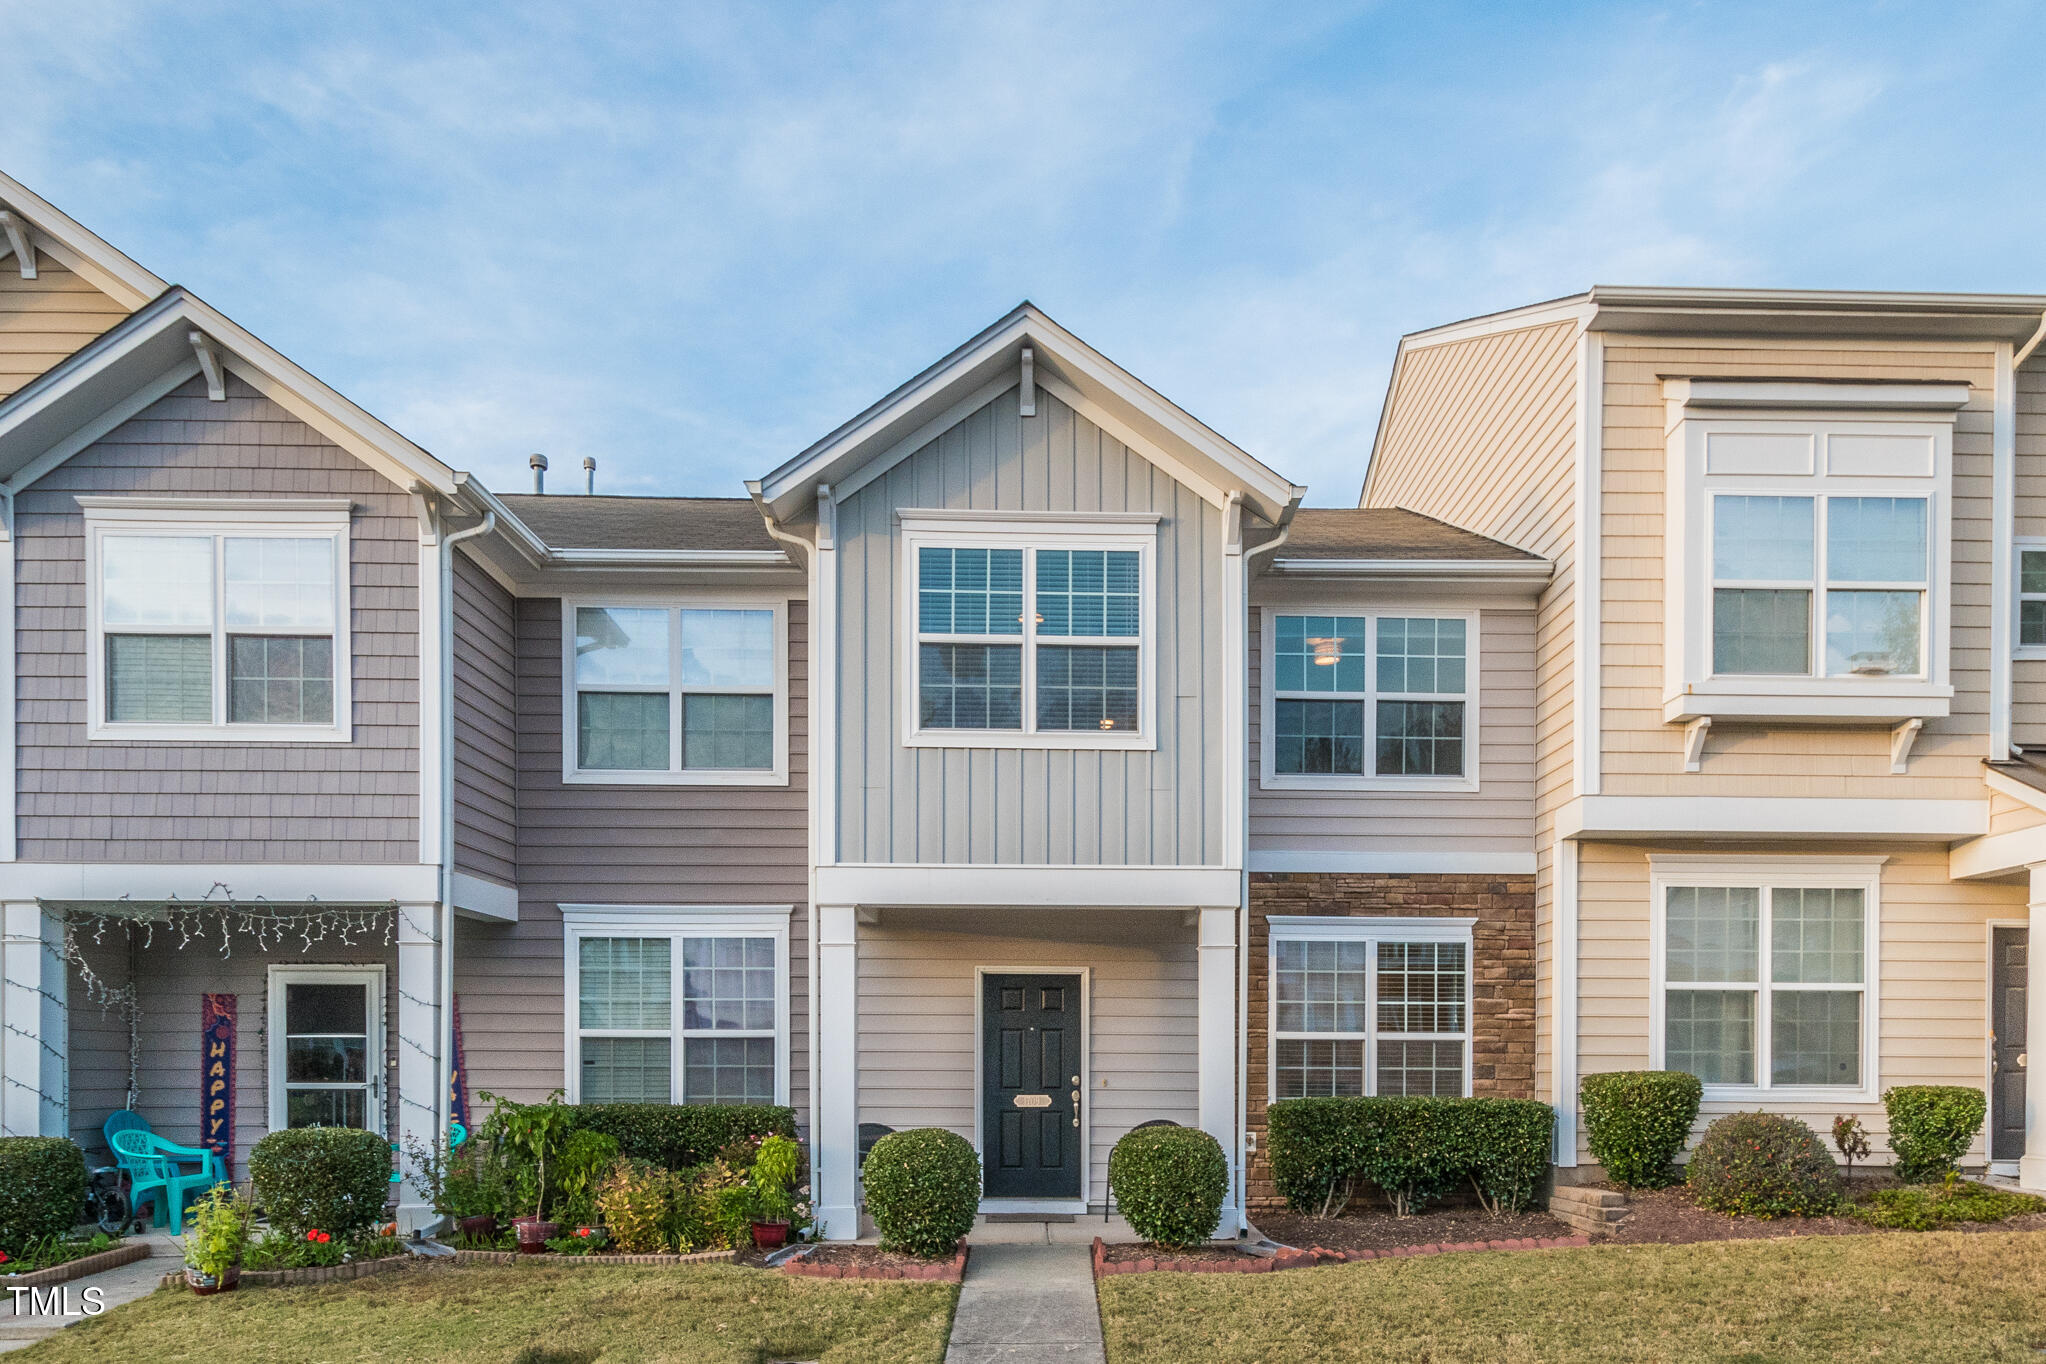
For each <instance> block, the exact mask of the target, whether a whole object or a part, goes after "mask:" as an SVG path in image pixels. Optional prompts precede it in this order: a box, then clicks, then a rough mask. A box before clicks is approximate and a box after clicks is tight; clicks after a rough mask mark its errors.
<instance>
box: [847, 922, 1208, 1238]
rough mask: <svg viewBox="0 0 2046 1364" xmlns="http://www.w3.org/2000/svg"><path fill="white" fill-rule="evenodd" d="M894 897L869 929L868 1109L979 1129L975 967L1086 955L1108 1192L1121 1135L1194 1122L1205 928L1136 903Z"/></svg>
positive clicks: (896, 1122) (895, 1122)
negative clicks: (952, 905) (945, 902)
mask: <svg viewBox="0 0 2046 1364" xmlns="http://www.w3.org/2000/svg"><path fill="white" fill-rule="evenodd" d="M987 923H988V919H987V916H986V915H985V914H984V913H980V912H977V911H933V912H929V913H921V914H915V913H911V912H909V911H897V910H890V911H887V912H885V913H884V915H883V918H882V922H881V923H880V924H878V925H873V926H868V925H861V927H860V931H859V977H858V986H859V1013H860V1039H859V1072H860V1085H859V1115H860V1116H859V1120H860V1121H861V1122H876V1123H883V1124H885V1125H887V1126H889V1127H893V1128H897V1129H902V1128H909V1127H946V1128H950V1129H951V1130H953V1131H955V1132H957V1133H959V1134H960V1135H961V1136H963V1137H965V1138H966V1139H967V1140H969V1141H971V1140H972V1139H973V1127H974V1115H975V1112H976V1110H977V1108H978V1105H979V1102H980V1099H979V1094H978V1093H977V1091H976V1090H975V1088H974V1082H973V1077H974V1056H975V1054H976V1049H977V1048H978V1046H979V1040H978V1038H977V1037H976V1036H975V1033H974V1018H975V993H974V992H975V982H974V968H975V967H979V966H985V967H994V968H1002V969H1007V968H1021V969H1024V970H1036V969H1043V970H1052V969H1054V968H1062V967H1087V968H1090V969H1091V972H1092V980H1091V984H1090V987H1089V999H1088V1019H1087V1032H1088V1049H1089V1062H1090V1069H1089V1078H1090V1079H1091V1081H1092V1083H1091V1085H1090V1086H1089V1088H1088V1094H1087V1103H1088V1104H1089V1106H1090V1108H1091V1117H1090V1118H1089V1123H1090V1128H1089V1132H1088V1136H1089V1138H1090V1145H1091V1151H1090V1156H1089V1161H1088V1177H1087V1190H1088V1193H1087V1196H1088V1199H1089V1200H1090V1201H1092V1202H1094V1203H1097V1204H1098V1203H1100V1202H1101V1200H1102V1198H1103V1196H1104V1191H1105V1189H1106V1185H1107V1174H1108V1153H1109V1150H1110V1148H1112V1147H1113V1146H1114V1145H1115V1141H1116V1138H1118V1137H1120V1136H1121V1135H1122V1134H1123V1133H1125V1132H1127V1131H1129V1130H1130V1129H1131V1128H1133V1127H1135V1126H1136V1125H1137V1124H1138V1123H1142V1122H1148V1121H1149V1120H1150V1119H1152V1118H1168V1119H1170V1120H1172V1121H1173V1122H1176V1123H1180V1124H1182V1125H1186V1126H1191V1125H1193V1123H1194V1122H1195V1121H1196V1120H1197V1113H1196V1111H1195V1108H1196V1103H1197V1100H1198V1089H1199V1064H1198V1058H1197V1055H1196V1049H1195V1023H1196V1021H1197V1014H1198V1008H1197V1001H1196V997H1195V965H1194V938H1193V930H1192V929H1190V928H1186V927H1184V926H1182V925H1181V923H1180V921H1179V918H1178V916H1176V915H1164V914H1157V913H1146V912H1141V911H1134V910H1043V911H1032V912H1027V913H1026V912H1021V911H1019V912H1017V913H1016V914H1015V915H1013V916H1012V917H1011V920H1010V922H1009V923H1008V924H1007V925H1005V927H1006V928H1007V930H1008V931H1007V932H1005V933H993V932H987V931H985V926H986V925H987Z"/></svg>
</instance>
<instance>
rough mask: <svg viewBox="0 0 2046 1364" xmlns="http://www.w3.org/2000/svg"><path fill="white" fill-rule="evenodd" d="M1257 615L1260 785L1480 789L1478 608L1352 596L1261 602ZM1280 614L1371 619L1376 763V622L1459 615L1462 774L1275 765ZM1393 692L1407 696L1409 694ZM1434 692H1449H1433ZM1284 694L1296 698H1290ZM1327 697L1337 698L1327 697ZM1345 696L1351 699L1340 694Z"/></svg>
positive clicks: (1370, 720)
mask: <svg viewBox="0 0 2046 1364" xmlns="http://www.w3.org/2000/svg"><path fill="white" fill-rule="evenodd" d="M1260 610H1261V612H1262V615H1261V616H1260V617H1259V620H1258V669H1259V682H1260V685H1259V687H1258V725H1259V728H1258V767H1259V772H1258V785H1259V786H1261V787H1262V788H1263V789H1265V790H1267V791H1475V790H1477V789H1478V772H1479V761H1478V758H1479V753H1478V741H1479V723H1478V722H1479V717H1480V716H1481V714H1482V711H1481V710H1480V701H1481V697H1480V695H1479V692H1480V686H1479V680H1480V679H1479V674H1480V672H1481V669H1480V667H1479V660H1480V658H1481V654H1480V652H1479V650H1480V642H1479V627H1478V616H1479V613H1478V612H1477V611H1475V610H1472V609H1470V608H1468V607H1457V608H1450V609H1443V608H1437V607H1427V606H1411V607H1410V606H1408V605H1406V604H1403V603H1396V602H1387V603H1384V604H1380V605H1372V606H1361V605H1358V604H1357V603H1354V602H1351V603H1347V604H1343V605H1334V604H1327V603H1315V604H1309V605H1304V606H1302V605H1286V606H1266V607H1261V608H1260ZM1280 616H1363V617H1365V618H1366V619H1367V621H1368V622H1369V623H1368V625H1367V626H1366V627H1365V628H1366V634H1365V639H1364V652H1365V669H1366V680H1367V681H1368V682H1369V684H1370V685H1369V687H1368V688H1367V690H1366V692H1365V695H1364V760H1365V762H1366V763H1367V764H1370V765H1372V766H1374V767H1375V766H1376V765H1377V762H1378V706H1377V704H1376V703H1377V702H1378V701H1379V700H1381V699H1383V698H1381V695H1380V693H1379V691H1378V622H1379V620H1380V619H1381V618H1383V617H1387V616H1390V617H1394V618H1397V619H1400V620H1460V621H1462V622H1464V664H1463V680H1464V692H1463V703H1464V710H1463V775H1462V776H1460V777H1441V776H1429V777H1420V776H1417V777H1408V776H1380V775H1378V774H1377V773H1368V774H1365V775H1362V776H1358V775H1355V774H1351V773H1336V772H1332V773H1328V774H1326V775H1321V774H1316V773H1311V772H1280V771H1278V770H1276V759H1275V758H1274V756H1273V754H1274V751H1275V749H1276V748H1277V744H1276V743H1275V742H1274V739H1275V737H1276V736H1275V729H1276V727H1277V724H1278V714H1279V677H1278V667H1277V658H1278V628H1277V623H1278V618H1279V617H1280ZM1397 695H1400V696H1404V695H1406V693H1399V694H1397ZM1436 695H1437V696H1438V698H1440V697H1446V696H1448V693H1446V692H1443V693H1437V694H1436ZM1287 699H1289V700H1290V699H1293V698H1291V697H1289V698H1287ZM1329 699H1335V698H1333V697H1330V698H1329ZM1342 699H1346V700H1354V699H1355V698H1354V697H1351V696H1345V697H1343V698H1342Z"/></svg>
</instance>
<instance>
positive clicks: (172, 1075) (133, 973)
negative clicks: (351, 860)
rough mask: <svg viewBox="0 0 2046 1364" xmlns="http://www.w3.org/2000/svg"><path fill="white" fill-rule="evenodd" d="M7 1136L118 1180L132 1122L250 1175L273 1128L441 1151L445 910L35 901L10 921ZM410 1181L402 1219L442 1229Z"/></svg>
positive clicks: (2, 1100)
mask: <svg viewBox="0 0 2046 1364" xmlns="http://www.w3.org/2000/svg"><path fill="white" fill-rule="evenodd" d="M5 927H6V940H5V963H6V977H5V984H4V987H0V989H4V994H0V1014H4V1022H5V1029H6V1031H5V1034H4V1036H5V1048H4V1052H0V1123H4V1128H5V1133H6V1135H10V1136H20V1135H43V1136H58V1135H63V1136H69V1137H71V1138H72V1139H73V1140H74V1141H76V1142H77V1143H78V1144H79V1146H80V1147H82V1148H83V1149H84V1151H85V1154H86V1160H87V1163H88V1164H89V1165H94V1166H98V1165H113V1164H115V1163H116V1161H115V1157H114V1153H113V1152H112V1151H111V1150H110V1149H109V1148H108V1143H107V1139H106V1137H105V1135H104V1131H103V1129H104V1127H105V1124H106V1122H107V1120H108V1118H109V1117H110V1116H112V1115H113V1114H115V1113H117V1112H120V1111H122V1110H127V1111H129V1112H132V1113H135V1114H138V1115H140V1117H141V1118H142V1119H143V1120H144V1121H145V1122H146V1123H147V1124H148V1125H149V1127H150V1128H151V1129H152V1130H153V1131H154V1132H155V1133H156V1134H157V1135H159V1136H160V1137H162V1138H164V1139H166V1140H167V1141H169V1142H172V1143H175V1144H177V1145H180V1146H186V1147H202V1146H203V1147H208V1148H211V1149H212V1150H213V1151H214V1152H216V1153H217V1154H218V1155H219V1156H220V1158H221V1160H222V1161H223V1162H224V1163H225V1165H226V1168H227V1172H228V1174H229V1177H230V1178H231V1179H233V1180H235V1181H237V1182H240V1181H242V1180H245V1179H247V1178H248V1156H249V1151H250V1149H251V1148H252V1147H253V1146H254V1145H255V1144H256V1142H257V1141H259V1140H260V1139H261V1138H262V1137H263V1136H264V1135H266V1134H267V1133H269V1132H271V1131H274V1130H277V1129H280V1128H284V1127H303V1126H311V1125H315V1124H317V1125H326V1126H350V1127H361V1128H365V1129H368V1130H371V1131H374V1132H377V1133H379V1134H382V1135H384V1136H386V1137H388V1138H389V1139H390V1140H391V1141H392V1143H393V1144H394V1145H395V1146H397V1147H399V1149H400V1150H403V1149H404V1148H405V1146H406V1145H407V1144H408V1143H411V1142H416V1143H418V1144H419V1145H421V1146H429V1145H431V1144H432V1142H433V1140H434V1137H435V1134H437V1133H438V1132H440V1131H442V1130H444V1129H445V1125H446V1123H447V1120H448V1104H449V1095H450V1092H451V1091H450V1087H449V1085H448V1084H447V1083H446V1080H445V1076H444V1072H443V1068H442V1064H441V1058H442V1056H443V1055H445V1054H447V1049H446V1040H445V1039H444V1036H443V1027H444V1022H445V1020H444V1019H443V1015H442V1010H441V1008H440V1004H439V1001H440V1000H441V999H442V998H443V997H444V991H443V979H444V976H443V970H442V966H443V963H442V959H441V952H440V939H441V936H442V931H443V924H442V919H441V916H440V914H439V911H438V906H436V905H434V904H431V903H419V904H407V903H399V902H395V901H392V902H383V903H370V902H360V901H357V902H340V901H336V902H332V903H329V902H325V901H321V900H316V899H313V898H311V897H307V898H305V899H302V900H297V901H281V900H267V899H249V900H241V899H236V898H234V897H232V896H228V895H217V896H216V897H215V898H213V899H210V900H199V901H191V900H158V901H144V900H139V899H114V900H102V899H94V900H69V899H41V900H35V901H22V902H15V903H9V904H7V905H6V906H5ZM432 1216H433V1214H432V1210H431V1209H430V1208H428V1207H427V1206H425V1204H424V1201H423V1199H422V1197H421V1195H420V1194H419V1192H418V1191H417V1190H416V1189H415V1188H414V1187H413V1186H412V1185H411V1184H410V1183H407V1184H406V1185H404V1186H403V1188H402V1189H401V1190H400V1193H399V1218H400V1221H401V1223H403V1224H405V1225H407V1226H408V1227H409V1226H411V1225H417V1224H420V1223H422V1222H424V1221H427V1220H430V1219H431V1218H432Z"/></svg>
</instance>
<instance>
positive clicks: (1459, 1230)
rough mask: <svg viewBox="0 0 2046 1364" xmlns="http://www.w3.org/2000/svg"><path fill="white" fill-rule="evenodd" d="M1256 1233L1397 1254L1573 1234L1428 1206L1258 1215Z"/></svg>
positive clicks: (1520, 1217) (1542, 1220)
mask: <svg viewBox="0 0 2046 1364" xmlns="http://www.w3.org/2000/svg"><path fill="white" fill-rule="evenodd" d="M1254 1220H1255V1222H1256V1224H1257V1229H1258V1230H1259V1231H1261V1232H1263V1233H1264V1234H1265V1235H1266V1236H1267V1237H1269V1238H1270V1239H1272V1240H1274V1241H1277V1242H1278V1243H1279V1244H1280V1245H1282V1246H1297V1247H1299V1248H1301V1249H1303V1250H1304V1249H1306V1248H1308V1247H1310V1246H1320V1247H1322V1248H1323V1249H1324V1250H1338V1251H1357V1250H1396V1249H1398V1248H1400V1247H1402V1246H1420V1245H1462V1244H1467V1243H1469V1242H1473V1241H1479V1242H1486V1241H1523V1240H1535V1241H1544V1240H1555V1239H1558V1238H1562V1237H1569V1236H1572V1235H1574V1234H1575V1233H1574V1232H1572V1231H1571V1229H1570V1228H1569V1227H1568V1226H1565V1225H1564V1224H1563V1223H1562V1222H1559V1221H1557V1220H1556V1219H1555V1218H1553V1217H1551V1216H1549V1215H1548V1214H1547V1213H1545V1212H1509V1213H1502V1214H1500V1215H1499V1216H1497V1217H1493V1216H1491V1215H1490V1214H1488V1213H1487V1212H1486V1211H1485V1210H1484V1209H1483V1208H1473V1207H1447V1208H1431V1209H1429V1210H1427V1211H1425V1212H1420V1213H1416V1214H1414V1215H1413V1216H1412V1217H1395V1216H1393V1215H1392V1214H1391V1213H1390V1212H1386V1211H1384V1210H1383V1209H1379V1208H1366V1209H1363V1210H1361V1211H1360V1210H1357V1209H1352V1210H1351V1211H1349V1212H1347V1213H1345V1214H1344V1215H1343V1216H1341V1217H1306V1216H1302V1215H1300V1214H1298V1213H1289V1212H1282V1213H1259V1214H1258V1215H1257V1216H1256V1218H1255V1219H1254Z"/></svg>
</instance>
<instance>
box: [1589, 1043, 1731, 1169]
mask: <svg viewBox="0 0 2046 1364" xmlns="http://www.w3.org/2000/svg"><path fill="white" fill-rule="evenodd" d="M1578 1093H1579V1094H1580V1095H1581V1096H1582V1097H1583V1099H1584V1132H1585V1141H1586V1144H1587V1145H1589V1146H1590V1147H1591V1156H1592V1159H1594V1160H1596V1161H1597V1162H1598V1163H1599V1164H1600V1165H1602V1166H1604V1167H1605V1172H1606V1178H1607V1179H1610V1180H1611V1181H1612V1182H1613V1183H1615V1184H1619V1185H1622V1186H1624V1187H1627V1188H1636V1189H1655V1188H1660V1187H1662V1186H1663V1185H1665V1184H1669V1183H1672V1182H1674V1181H1675V1179H1676V1178H1677V1175H1676V1171H1675V1169H1674V1163H1675V1161H1676V1158H1677V1153H1678V1152H1679V1151H1682V1150H1683V1149H1684V1139H1685V1138H1686V1137H1688V1136H1690V1134H1691V1124H1692V1123H1694V1122H1696V1121H1697V1120H1698V1104H1699V1101H1700V1100H1702V1099H1703V1098H1704V1097H1705V1086H1704V1085H1703V1084H1702V1083H1701V1082H1700V1081H1699V1079H1698V1077H1697V1076H1695V1075H1690V1074H1687V1073H1685V1072H1684V1071H1681V1070H1615V1071H1607V1072H1605V1073H1604V1074H1600V1075H1587V1076H1585V1077H1584V1079H1583V1081H1582V1083H1581V1084H1580V1085H1579V1086H1578Z"/></svg>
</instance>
